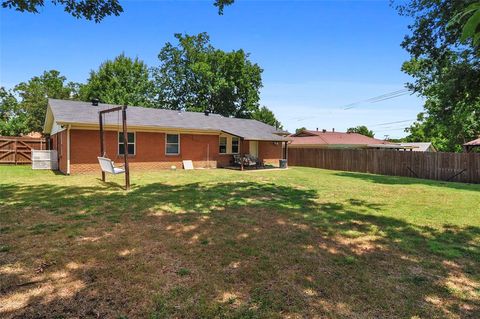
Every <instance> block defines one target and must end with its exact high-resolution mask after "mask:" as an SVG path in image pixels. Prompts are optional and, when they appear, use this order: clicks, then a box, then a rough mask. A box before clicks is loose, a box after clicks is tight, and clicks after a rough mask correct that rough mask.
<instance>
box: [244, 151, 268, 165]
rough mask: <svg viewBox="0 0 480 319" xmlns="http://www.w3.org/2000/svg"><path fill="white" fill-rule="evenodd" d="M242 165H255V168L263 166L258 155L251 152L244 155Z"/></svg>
mask: <svg viewBox="0 0 480 319" xmlns="http://www.w3.org/2000/svg"><path fill="white" fill-rule="evenodd" d="M244 165H245V166H247V167H255V168H260V167H263V166H264V164H263V161H261V160H260V159H259V158H258V157H256V156H254V155H251V154H247V155H245V162H244Z"/></svg>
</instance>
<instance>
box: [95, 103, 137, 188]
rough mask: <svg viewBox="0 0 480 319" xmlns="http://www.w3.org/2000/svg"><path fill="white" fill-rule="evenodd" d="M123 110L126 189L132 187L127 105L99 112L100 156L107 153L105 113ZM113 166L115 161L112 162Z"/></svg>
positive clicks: (103, 174) (103, 173) (103, 176)
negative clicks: (129, 165) (129, 164)
mask: <svg viewBox="0 0 480 319" xmlns="http://www.w3.org/2000/svg"><path fill="white" fill-rule="evenodd" d="M120 111H121V112H122V131H123V150H124V152H123V163H124V164H123V169H124V170H125V190H129V189H130V169H129V167H128V132H127V106H126V105H124V106H118V107H114V108H111V109H108V110H103V111H99V112H98V123H99V126H100V156H99V160H100V158H104V155H105V139H104V129H103V127H104V119H103V115H104V114H107V113H111V112H120ZM112 166H113V163H112ZM102 181H104V182H105V171H104V170H103V169H102Z"/></svg>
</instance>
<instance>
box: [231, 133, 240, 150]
mask: <svg viewBox="0 0 480 319" xmlns="http://www.w3.org/2000/svg"><path fill="white" fill-rule="evenodd" d="M239 150H240V138H238V137H236V136H233V137H232V154H238V151H239Z"/></svg>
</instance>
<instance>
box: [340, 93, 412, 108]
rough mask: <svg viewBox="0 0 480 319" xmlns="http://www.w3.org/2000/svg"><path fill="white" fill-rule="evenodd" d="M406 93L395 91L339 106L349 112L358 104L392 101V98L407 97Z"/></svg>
mask: <svg viewBox="0 0 480 319" xmlns="http://www.w3.org/2000/svg"><path fill="white" fill-rule="evenodd" d="M408 93H409V90H408V89H402V90H397V91H393V92H389V93H385V94H381V95H377V96H374V97H371V98H368V99H365V100H360V101H356V102H353V103H350V104H347V105H344V106H341V108H343V109H344V110H350V109H353V108H354V107H355V106H357V105H358V104H362V103H376V102H380V101H385V100H388V99H393V98H396V97H399V96H403V95H407V94H408Z"/></svg>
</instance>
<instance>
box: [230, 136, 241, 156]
mask: <svg viewBox="0 0 480 319" xmlns="http://www.w3.org/2000/svg"><path fill="white" fill-rule="evenodd" d="M233 139H236V140H237V141H238V149H237V151H236V152H234V151H233ZM230 151H231V152H230V153H231V154H239V153H240V137H238V136H232V137H231V143H230Z"/></svg>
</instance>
